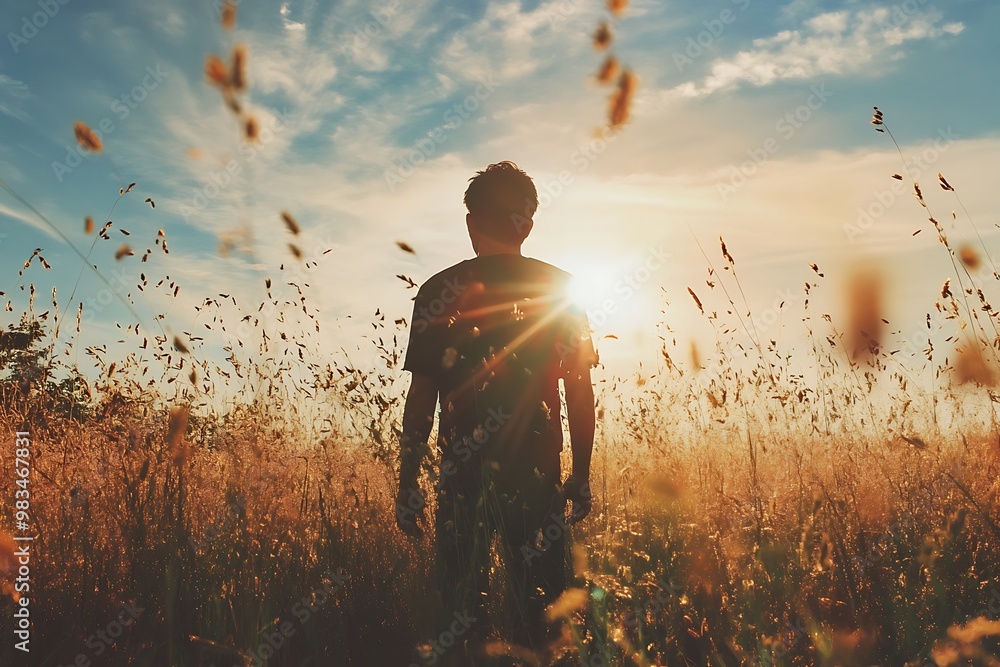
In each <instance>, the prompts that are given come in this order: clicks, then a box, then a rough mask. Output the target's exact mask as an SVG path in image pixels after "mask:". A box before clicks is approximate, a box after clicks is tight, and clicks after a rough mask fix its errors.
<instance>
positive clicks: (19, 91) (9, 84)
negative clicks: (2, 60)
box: [0, 74, 31, 122]
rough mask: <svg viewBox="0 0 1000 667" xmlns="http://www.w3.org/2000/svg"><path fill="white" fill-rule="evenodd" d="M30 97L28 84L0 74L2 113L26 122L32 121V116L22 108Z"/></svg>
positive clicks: (0, 109)
mask: <svg viewBox="0 0 1000 667" xmlns="http://www.w3.org/2000/svg"><path fill="white" fill-rule="evenodd" d="M30 95H31V94H30V93H29V92H28V84H26V83H24V82H23V81H18V80H17V79H13V78H11V77H9V76H7V75H6V74H0V113H2V114H4V115H5V116H10V117H11V118H14V119H17V120H20V121H24V122H27V121H29V120H31V116H29V115H28V113H27V112H26V111H24V109H22V108H21V104H22V102H23V101H24V100H26V99H28V97H30Z"/></svg>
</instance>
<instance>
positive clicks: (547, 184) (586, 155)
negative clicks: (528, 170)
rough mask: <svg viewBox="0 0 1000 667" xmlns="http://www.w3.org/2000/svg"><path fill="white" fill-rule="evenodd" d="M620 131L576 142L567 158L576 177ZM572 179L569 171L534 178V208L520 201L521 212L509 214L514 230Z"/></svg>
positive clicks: (608, 130)
mask: <svg viewBox="0 0 1000 667" xmlns="http://www.w3.org/2000/svg"><path fill="white" fill-rule="evenodd" d="M621 131H622V128H621V127H619V128H612V127H608V126H605V127H602V128H601V129H600V130H599V132H598V133H597V136H594V137H591V138H590V139H588V140H587V141H584V142H582V143H580V144H579V145H578V146H577V147H576V149H574V151H573V152H572V153H570V156H569V163H570V164H571V165H572V166H573V167H575V168H576V173H577V174H582V173H583V172H585V171H587V169H589V168H590V165H591V164H593V163H594V162H595V161H596V160H597V158H599V157H601V156H602V155H603V154H604V152H605V151H607V150H608V146H609V145H611V143H613V142H614V140H615V139H617V138H618V135H619V134H620V133H621ZM575 180H576V176H575V175H574V173H573V172H572V171H570V170H569V169H562V170H560V171H559V173H557V174H556V177H555V178H554V179H551V180H549V179H543V178H536V179H534V181H535V189H536V190H537V191H538V208H537V209H536V210H535V211H534V212H533V211H532V210H531V209H532V202H531V201H530V200H529V199H527V198H526V199H525V200H524V210H523V211H522V212H520V213H514V214H513V215H511V217H510V219H511V222H512V223H513V224H514V228H515V230H517V232H519V233H520V232H521V231H522V230H523V229H524V226H525V225H526V224H528V221H529V220H531V219H533V216H534V215H536V214H537V213H538V212H540V211H544V210H545V209H546V208H548V207H549V206H551V205H552V204H553V203H554V202H555V200H556V199H558V198H559V197H560V196H561V195H562V194H563V193H564V192H565V191H566V189H567V188H569V187H570V186H571V185H573V183H574V182H575Z"/></svg>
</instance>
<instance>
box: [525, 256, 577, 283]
mask: <svg viewBox="0 0 1000 667" xmlns="http://www.w3.org/2000/svg"><path fill="white" fill-rule="evenodd" d="M524 259H525V260H526V261H528V262H529V263H530V265H531V268H532V270H534V271H537V272H538V273H541V274H544V275H546V276H548V277H549V278H550V279H551V280H552V281H554V282H567V281H569V280H571V279H572V278H573V275H572V274H571V273H569V272H568V271H564V270H563V269H560V268H559V267H558V266H555V265H554V264H549V263H548V262H543V261H542V260H540V259H535V258H534V257H525V258H524Z"/></svg>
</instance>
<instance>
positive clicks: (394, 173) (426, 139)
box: [382, 73, 500, 192]
mask: <svg viewBox="0 0 1000 667" xmlns="http://www.w3.org/2000/svg"><path fill="white" fill-rule="evenodd" d="M499 87H500V83H498V82H497V81H496V80H495V79H494V78H493V74H492V73H490V74H487V75H486V76H485V77H481V78H480V79H479V85H478V86H476V88H475V90H474V91H473V92H472V93H470V94H469V95H466V97H465V99H463V100H462V101H461V102H456V103H455V104H453V105H452V106H450V107H449V108H448V109H447V110H446V111H445V112H444V115H443V116H442V119H441V120H442V123H441V124H440V125H438V126H436V127H435V128H434V129H433V130H431V131H430V132H428V133H427V134H426V136H423V137H421V138H420V139H417V140H416V141H415V142H414V143H413V146H412V147H411V148H410V149H409V151H407V152H406V153H405V154H404V155H403V156H402V157H401V158H400V159H399V160H398V161H397V162H396V164H394V165H393V166H392V167H390V168H388V169H386V170H385V171H384V172H383V174H382V176H383V178H384V179H385V184H386V186H387V187H388V188H389V192H395V190H396V186H398V185H399V184H400V183H402V182H403V181H405V180H406V179H407V178H409V177H410V176H412V175H413V174H414V172H415V171H416V169H417V167H419V166H420V165H422V164H424V163H425V162H427V160H428V159H429V158H431V157H432V156H433V155H434V154H435V153H436V152H437V149H438V146H440V145H441V144H443V143H445V142H446V141H448V138H449V137H450V136H451V135H452V133H454V132H455V131H456V130H457V129H458V128H460V127H461V126H462V124H463V123H464V122H465V121H467V120H468V119H469V118H471V117H472V114H473V113H475V112H476V111H478V110H479V107H481V106H482V105H483V103H484V102H486V100H488V99H489V98H490V97H491V96H492V95H493V93H494V91H496V89H497V88H499Z"/></svg>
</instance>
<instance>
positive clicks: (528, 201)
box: [465, 161, 538, 253]
mask: <svg viewBox="0 0 1000 667" xmlns="http://www.w3.org/2000/svg"><path fill="white" fill-rule="evenodd" d="M465 206H466V208H467V209H469V213H468V215H466V216H465V221H466V224H467V225H468V227H469V236H470V238H471V239H472V246H473V248H474V249H475V250H476V252H477V253H479V252H481V249H482V247H483V245H484V243H485V244H488V245H490V246H492V247H497V246H499V247H501V248H505V247H506V248H520V246H521V243H523V242H524V239H525V238H527V236H528V233H529V232H531V227H532V224H533V221H532V217H533V216H534V215H535V211H536V210H537V209H538V191H537V190H535V184H534V183H532V182H531V178H530V177H529V176H528V175H527V174H526V173H524V172H523V171H521V170H520V169H518V168H517V165H516V164H514V163H513V162H509V161H504V162H498V163H496V164H491V165H490V166H488V167H486V169H485V170H483V171H477V172H476V175H475V176H473V177H472V178H470V179H469V188H468V189H467V190H466V191H465Z"/></svg>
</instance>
